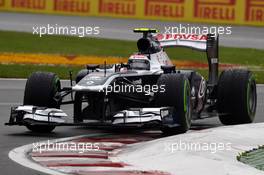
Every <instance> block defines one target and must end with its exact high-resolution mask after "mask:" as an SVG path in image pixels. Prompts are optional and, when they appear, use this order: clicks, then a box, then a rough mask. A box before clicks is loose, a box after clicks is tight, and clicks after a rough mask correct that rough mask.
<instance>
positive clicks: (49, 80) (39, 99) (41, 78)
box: [24, 72, 61, 133]
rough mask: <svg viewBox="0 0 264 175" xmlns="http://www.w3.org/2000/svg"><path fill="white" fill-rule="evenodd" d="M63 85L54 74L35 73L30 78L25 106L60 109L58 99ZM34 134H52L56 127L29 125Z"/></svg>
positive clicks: (26, 89) (25, 94)
mask: <svg viewBox="0 0 264 175" xmlns="http://www.w3.org/2000/svg"><path fill="white" fill-rule="evenodd" d="M60 88H61V84H60V79H59V78H58V76H57V75H56V74H54V73H48V72H35V73H33V74H31V76H30V77H29V78H28V80H27V83H26V88H25V93H24V105H33V106H39V107H48V108H60V103H61V101H60V100H59V99H60V98H59V97H58V95H59V94H58V92H59V91H60ZM26 127H27V128H28V129H29V130H31V131H33V132H42V133H45V132H47V133H48V132H51V131H52V130H53V129H54V128H55V126H44V125H27V126H26Z"/></svg>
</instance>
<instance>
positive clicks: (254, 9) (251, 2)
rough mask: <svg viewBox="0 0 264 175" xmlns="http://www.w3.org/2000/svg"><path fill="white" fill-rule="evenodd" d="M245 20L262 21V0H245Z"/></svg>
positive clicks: (263, 18) (263, 4) (263, 15)
mask: <svg viewBox="0 0 264 175" xmlns="http://www.w3.org/2000/svg"><path fill="white" fill-rule="evenodd" d="M246 21H252V22H264V0H246Z"/></svg>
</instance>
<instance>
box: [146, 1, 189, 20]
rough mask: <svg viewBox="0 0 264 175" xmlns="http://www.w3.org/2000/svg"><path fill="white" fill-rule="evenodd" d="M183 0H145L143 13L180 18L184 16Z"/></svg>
mask: <svg viewBox="0 0 264 175" xmlns="http://www.w3.org/2000/svg"><path fill="white" fill-rule="evenodd" d="M184 1H185V0H163V1H160V0H146V1H145V15H146V16H158V17H170V18H182V17H184V11H185V9H184Z"/></svg>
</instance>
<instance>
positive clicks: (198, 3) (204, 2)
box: [194, 0, 236, 21]
mask: <svg viewBox="0 0 264 175" xmlns="http://www.w3.org/2000/svg"><path fill="white" fill-rule="evenodd" d="M235 7H236V0H194V17H195V18H203V19H214V20H227V21H233V20H235V14H236V11H235Z"/></svg>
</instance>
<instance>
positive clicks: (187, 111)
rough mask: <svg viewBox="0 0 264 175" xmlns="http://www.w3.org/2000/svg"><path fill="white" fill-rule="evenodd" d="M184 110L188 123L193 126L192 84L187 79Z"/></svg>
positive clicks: (188, 125)
mask: <svg viewBox="0 0 264 175" xmlns="http://www.w3.org/2000/svg"><path fill="white" fill-rule="evenodd" d="M184 111H185V116H186V117H185V118H186V125H187V127H188V128H190V127H191V99H190V85H189V83H188V82H187V81H185V83H184Z"/></svg>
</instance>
